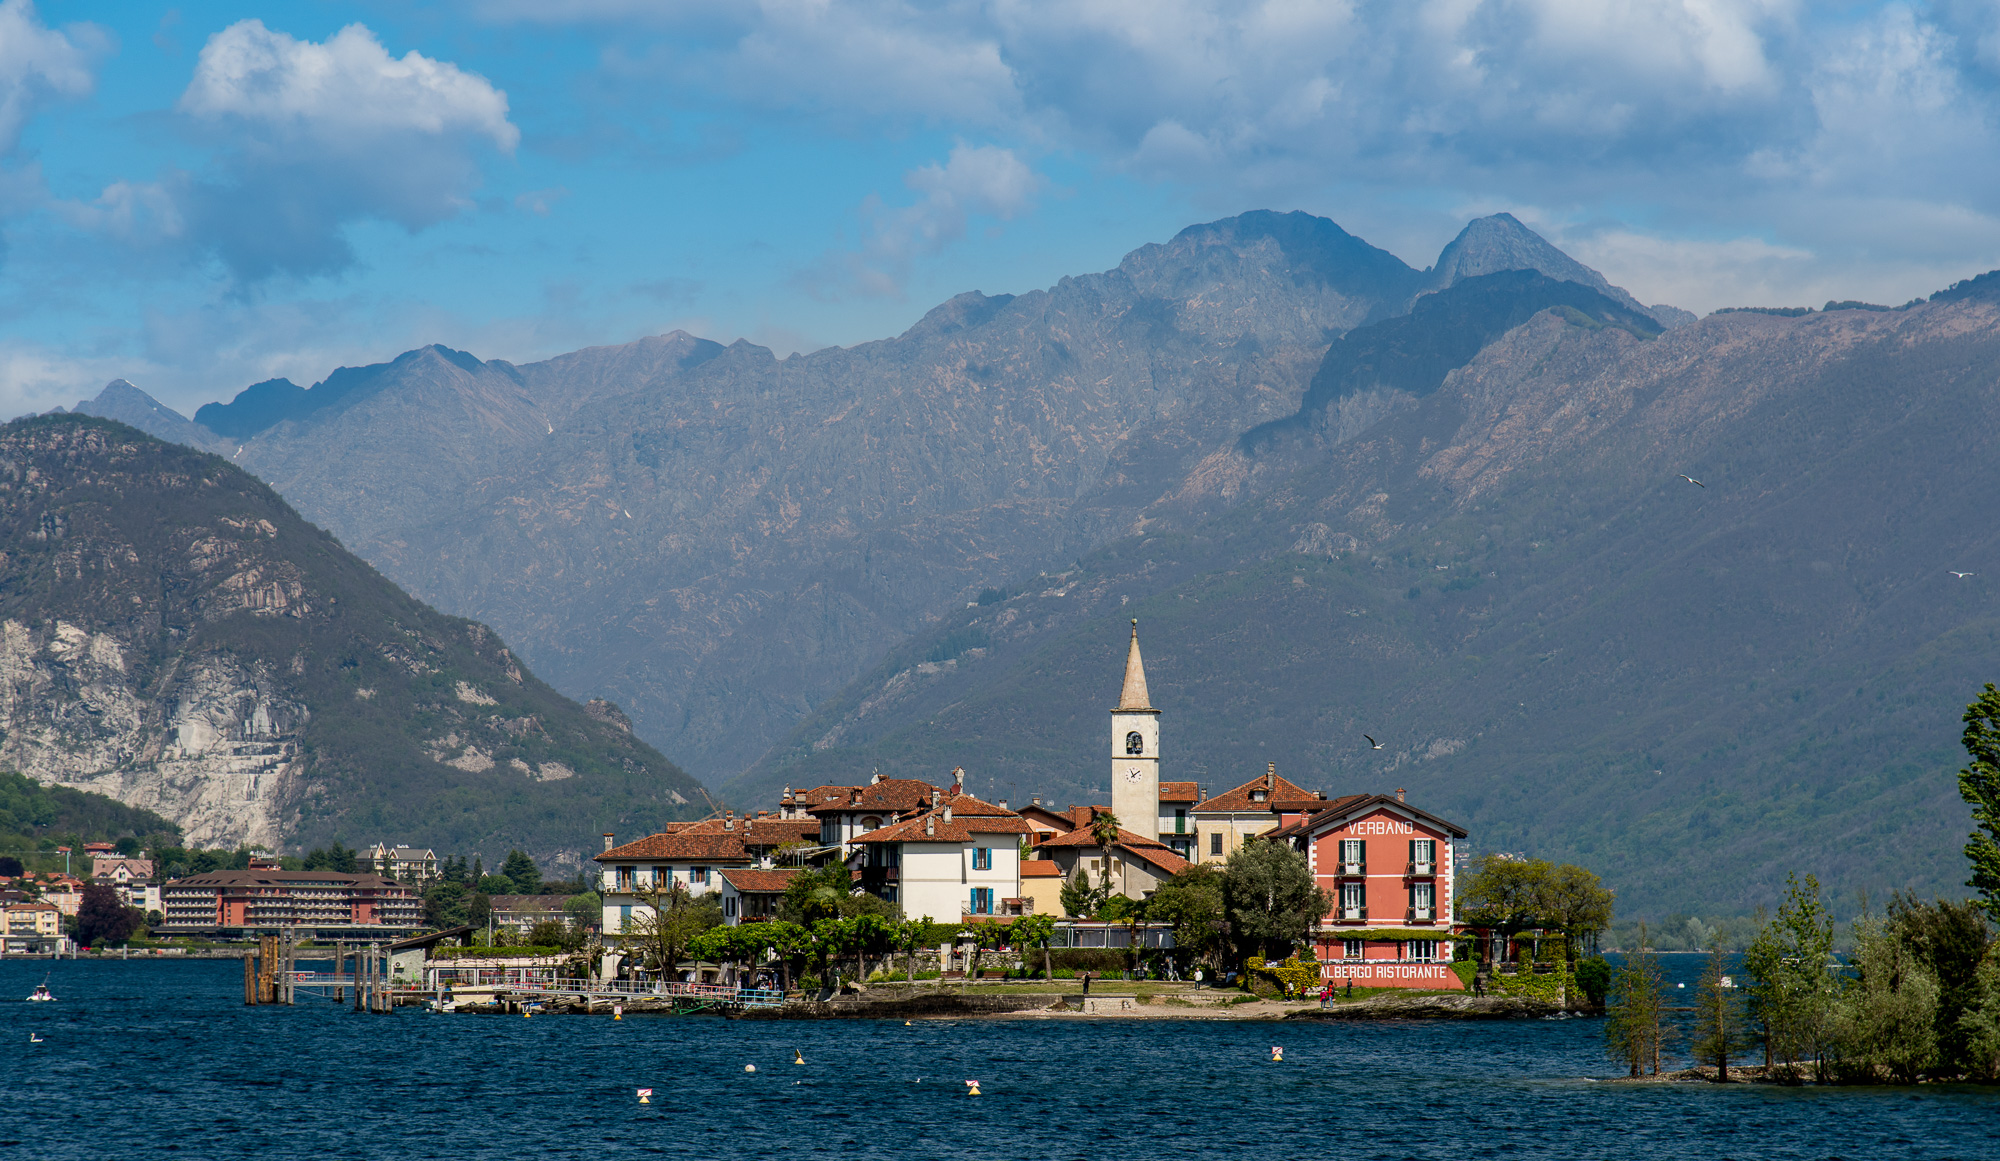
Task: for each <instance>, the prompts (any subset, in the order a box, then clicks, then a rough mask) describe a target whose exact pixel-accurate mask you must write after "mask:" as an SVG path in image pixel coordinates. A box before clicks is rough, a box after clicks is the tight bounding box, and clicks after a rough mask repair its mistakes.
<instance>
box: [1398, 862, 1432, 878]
mask: <svg viewBox="0 0 2000 1161" xmlns="http://www.w3.org/2000/svg"><path fill="white" fill-rule="evenodd" d="M1403 873H1404V874H1406V875H1412V876H1415V877H1417V878H1420V879H1434V878H1436V877H1437V873H1438V869H1437V864H1436V863H1411V864H1409V868H1408V869H1407V870H1405V871H1404V872H1403Z"/></svg>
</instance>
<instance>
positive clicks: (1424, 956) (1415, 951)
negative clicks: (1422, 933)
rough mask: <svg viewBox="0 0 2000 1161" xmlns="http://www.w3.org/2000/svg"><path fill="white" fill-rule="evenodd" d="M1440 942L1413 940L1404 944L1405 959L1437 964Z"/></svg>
mask: <svg viewBox="0 0 2000 1161" xmlns="http://www.w3.org/2000/svg"><path fill="white" fill-rule="evenodd" d="M1437 957H1438V941H1437V940H1435V939H1412V940H1410V941H1408V942H1407V943H1405V944H1403V958H1404V959H1409V960H1415V961H1416V962H1418V963H1436V962H1437Z"/></svg>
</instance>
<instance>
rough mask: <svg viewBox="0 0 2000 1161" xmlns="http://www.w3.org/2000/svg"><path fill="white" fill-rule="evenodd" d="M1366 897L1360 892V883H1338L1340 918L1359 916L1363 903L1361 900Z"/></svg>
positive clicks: (1355, 917)
mask: <svg viewBox="0 0 2000 1161" xmlns="http://www.w3.org/2000/svg"><path fill="white" fill-rule="evenodd" d="M1366 898H1367V896H1366V895H1364V894H1363V893H1362V885H1361V884H1360V883H1342V884H1341V885H1340V917H1341V918H1342V919H1359V918H1361V911H1362V909H1363V907H1364V905H1365V904H1364V902H1363V901H1364V900H1365V899H1366Z"/></svg>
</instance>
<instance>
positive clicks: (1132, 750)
mask: <svg viewBox="0 0 2000 1161" xmlns="http://www.w3.org/2000/svg"><path fill="white" fill-rule="evenodd" d="M1111 813H1113V814H1115V815H1117V816H1118V825H1119V826H1120V827H1122V828H1123V829H1125V830H1129V831H1131V832H1132V833H1133V834H1140V835H1145V836H1146V837H1147V838H1153V837H1156V836H1157V835H1158V833H1159V829H1160V711H1159V710H1156V709H1154V708H1153V703H1152V699H1151V697H1150V696H1149V695H1148V694H1147V692H1146V666H1145V663H1144V662H1143V661H1141V660H1140V658H1139V621H1138V618H1136V617H1135V618H1133V620H1132V643H1131V645H1130V647H1128V648H1127V650H1126V652H1125V684H1124V687H1123V688H1122V689H1121V690H1120V691H1119V695H1118V708H1116V709H1114V710H1112V711H1111Z"/></svg>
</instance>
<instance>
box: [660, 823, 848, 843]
mask: <svg viewBox="0 0 2000 1161" xmlns="http://www.w3.org/2000/svg"><path fill="white" fill-rule="evenodd" d="M731 821H733V822H734V823H735V824H736V829H734V830H727V829H724V825H723V824H724V823H725V822H731ZM667 833H669V834H705V835H735V836H736V837H737V838H739V839H741V840H742V841H743V842H744V843H746V844H748V845H750V846H756V847H762V846H776V845H778V844H779V843H797V842H805V843H816V842H818V841H819V823H818V822H816V821H814V820H812V819H810V818H738V819H733V820H732V819H721V818H704V819H702V820H701V821H700V822H692V823H687V824H684V825H683V826H681V827H678V828H673V829H669V830H668V832H667Z"/></svg>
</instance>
